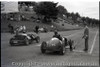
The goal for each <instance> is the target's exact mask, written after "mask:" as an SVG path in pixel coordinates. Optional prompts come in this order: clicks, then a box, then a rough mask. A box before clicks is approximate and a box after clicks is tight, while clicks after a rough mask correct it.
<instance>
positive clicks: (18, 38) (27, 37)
mask: <svg viewBox="0 0 100 67" xmlns="http://www.w3.org/2000/svg"><path fill="white" fill-rule="evenodd" d="M33 41H36V42H37V43H39V42H40V37H39V36H38V35H37V34H33V33H32V34H23V33H22V34H18V35H15V36H13V37H12V38H11V39H10V41H9V43H10V45H11V46H13V45H20V44H25V45H29V44H31V43H32V42H33Z"/></svg>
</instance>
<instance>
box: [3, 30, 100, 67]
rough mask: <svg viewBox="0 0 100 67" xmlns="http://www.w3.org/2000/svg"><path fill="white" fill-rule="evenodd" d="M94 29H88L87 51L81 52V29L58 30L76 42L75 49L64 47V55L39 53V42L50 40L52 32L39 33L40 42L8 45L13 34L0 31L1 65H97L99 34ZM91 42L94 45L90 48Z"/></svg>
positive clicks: (82, 47) (24, 66)
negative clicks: (70, 49) (26, 44)
mask: <svg viewBox="0 0 100 67" xmlns="http://www.w3.org/2000/svg"><path fill="white" fill-rule="evenodd" d="M96 31H97V30H90V37H89V51H88V52H83V49H84V40H82V39H81V38H82V34H83V30H74V31H63V32H59V33H60V34H61V36H65V37H67V38H68V39H72V40H74V44H77V46H76V49H75V50H74V51H72V52H71V51H69V49H66V53H65V55H59V54H58V53H55V52H47V53H46V54H42V53H41V50H40V44H41V43H42V42H43V41H47V40H50V39H51V38H52V36H53V32H48V33H40V34H39V35H40V37H41V42H40V43H35V42H34V43H33V44H30V45H28V46H25V45H20V46H10V44H9V39H10V38H11V37H12V36H13V35H11V34H10V33H1V67H56V66H57V67H58V66H70V65H71V66H78V65H79V66H98V65H99V35H98V32H97V35H96ZM95 37H96V38H95ZM94 40H95V41H94ZM80 41H81V42H80ZM93 42H94V46H93V49H92V45H93ZM91 50H92V51H91ZM90 51H91V53H90Z"/></svg>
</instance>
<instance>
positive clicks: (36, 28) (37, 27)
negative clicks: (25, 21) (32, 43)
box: [35, 26, 39, 34]
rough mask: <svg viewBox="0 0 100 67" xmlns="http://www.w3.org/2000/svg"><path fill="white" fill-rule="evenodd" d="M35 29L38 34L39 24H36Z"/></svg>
mask: <svg viewBox="0 0 100 67" xmlns="http://www.w3.org/2000/svg"><path fill="white" fill-rule="evenodd" d="M35 31H36V33H37V34H38V32H39V26H36V27H35Z"/></svg>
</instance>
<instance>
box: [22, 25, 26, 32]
mask: <svg viewBox="0 0 100 67" xmlns="http://www.w3.org/2000/svg"><path fill="white" fill-rule="evenodd" d="M22 27H23V33H25V32H26V26H25V25H23V26H22Z"/></svg>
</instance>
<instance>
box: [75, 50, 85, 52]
mask: <svg viewBox="0 0 100 67" xmlns="http://www.w3.org/2000/svg"><path fill="white" fill-rule="evenodd" d="M73 51H74V52H84V51H81V50H73Z"/></svg>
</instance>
